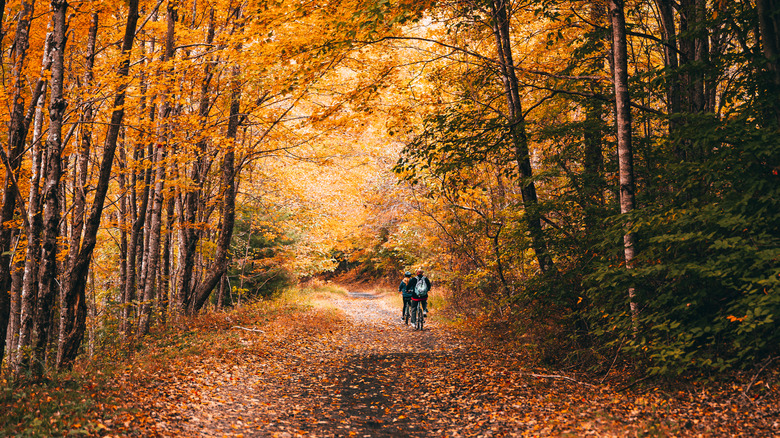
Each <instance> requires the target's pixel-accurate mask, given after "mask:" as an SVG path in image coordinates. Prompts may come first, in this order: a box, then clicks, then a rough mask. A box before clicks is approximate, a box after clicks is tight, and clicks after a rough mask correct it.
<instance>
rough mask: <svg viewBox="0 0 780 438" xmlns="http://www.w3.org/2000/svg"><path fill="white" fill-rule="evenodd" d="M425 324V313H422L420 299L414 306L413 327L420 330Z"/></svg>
mask: <svg viewBox="0 0 780 438" xmlns="http://www.w3.org/2000/svg"><path fill="white" fill-rule="evenodd" d="M424 324H425V315H424V314H423V306H422V301H418V302H417V305H416V306H415V307H414V329H415V330H422V329H423V325H424Z"/></svg>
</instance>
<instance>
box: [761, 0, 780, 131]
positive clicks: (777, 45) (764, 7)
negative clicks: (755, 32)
mask: <svg viewBox="0 0 780 438" xmlns="http://www.w3.org/2000/svg"><path fill="white" fill-rule="evenodd" d="M756 9H757V11H758V28H759V30H760V32H761V49H762V51H763V53H764V58H765V59H766V66H767V67H766V68H767V71H768V72H769V75H770V80H769V82H768V84H767V85H768V87H767V93H766V94H767V95H766V100H767V101H768V102H769V103H770V105H771V106H772V110H773V111H774V113H775V114H774V116H775V118H776V119H777V124H778V125H780V99H778V93H780V1H778V0H756Z"/></svg>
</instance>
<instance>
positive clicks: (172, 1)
mask: <svg viewBox="0 0 780 438" xmlns="http://www.w3.org/2000/svg"><path fill="white" fill-rule="evenodd" d="M177 10H178V1H176V0H169V1H168V9H167V32H166V38H165V51H164V54H163V57H162V61H163V63H164V64H165V63H168V62H170V60H171V59H172V58H173V50H174V47H173V44H174V35H175V29H176V21H177ZM172 73H173V71H172V69H170V68H169V69H166V70H164V71H163V73H162V74H161V77H160V80H161V81H162V82H166V83H167V82H168V79H169V77H170V76H171V75H172ZM172 93H173V90H172V89H171V88H170V87H168V88H167V89H166V90H165V95H164V96H163V103H162V105H161V106H160V113H159V117H158V120H159V122H158V123H159V127H160V128H159V133H158V136H157V141H158V143H157V148H156V149H157V150H156V151H155V153H156V155H157V160H156V162H157V175H156V177H155V187H154V192H153V198H154V202H153V203H152V208H151V211H150V213H151V215H150V220H149V225H150V230H149V233H148V235H149V246H148V251H147V257H146V259H147V261H146V275H145V283H144V289H143V301H142V305H141V318H140V321H139V324H138V333H137V334H138V336H139V337H143V336H145V335H146V334H147V333H148V332H149V325H150V321H151V316H152V300H153V299H154V298H155V296H156V295H157V296H159V295H158V294H156V292H158V289H159V285H160V281H159V278H157V271H158V266H159V262H160V242H161V238H162V236H161V232H162V213H163V203H164V200H165V199H164V198H165V170H166V165H167V164H166V156H167V154H166V148H167V147H168V139H169V135H168V131H169V126H168V123H169V120H168V119H169V117H170V114H171V107H172V105H171V98H172V96H171V94H172Z"/></svg>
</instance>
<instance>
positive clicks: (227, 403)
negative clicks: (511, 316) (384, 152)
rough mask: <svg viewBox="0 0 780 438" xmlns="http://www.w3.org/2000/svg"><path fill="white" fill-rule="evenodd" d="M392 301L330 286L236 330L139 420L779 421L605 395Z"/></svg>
mask: <svg viewBox="0 0 780 438" xmlns="http://www.w3.org/2000/svg"><path fill="white" fill-rule="evenodd" d="M394 298H396V297H387V296H385V297H380V296H377V295H372V294H360V293H352V294H349V296H336V295H329V296H328V297H327V298H325V299H323V301H322V302H320V303H319V304H318V305H316V306H314V307H313V308H311V309H310V310H309V311H306V312H301V313H296V314H295V315H296V316H295V317H294V319H290V318H289V317H282V318H278V319H276V320H274V321H272V322H269V323H268V324H267V325H264V326H262V330H251V328H250V330H246V331H243V329H242V331H241V339H240V341H241V344H242V345H244V346H245V348H240V349H236V350H231V351H229V352H227V353H226V354H224V355H223V356H222V357H209V359H208V360H206V361H204V362H202V363H197V364H187V367H188V371H187V372H186V376H188V377H187V378H186V379H185V381H177V382H168V385H173V386H175V388H176V389H175V392H176V394H177V395H176V396H175V397H168V399H171V400H175V402H174V403H166V404H165V406H167V408H166V409H165V410H164V412H154V413H153V415H152V418H153V421H156V424H154V425H153V426H152V427H150V431H153V434H154V435H156V436H165V437H169V436H172V437H182V436H194V437H297V436H305V437H315V436H316V437H429V436H430V437H445V436H447V437H466V436H468V437H493V436H496V437H499V436H500V437H505V436H508V437H514V436H578V437H579V436H599V437H613V436H614V437H626V436H647V435H652V436H773V434H774V433H776V432H777V430H778V428H777V426H778V425H777V424H776V423H775V424H773V423H772V421H773V420H772V419H771V418H769V419H768V420H766V421H763V420H762V422H763V425H762V424H759V428H758V429H757V428H752V429H749V430H748V431H747V433H739V432H737V430H738V429H735V428H734V425H735V424H737V423H738V422H739V421H740V418H743V417H744V415H745V414H746V412H748V411H749V410H750V409H749V408H750V407H749V406H748V407H747V408H745V407H741V406H740V405H735V404H715V405H705V404H704V403H706V401H704V400H688V401H687V402H686V403H687V405H686V406H687V409H689V410H688V411H687V412H688V413H689V414H690V412H693V415H687V416H688V418H686V414H684V411H683V410H679V409H678V408H679V407H680V405H679V404H677V403H678V402H674V401H673V400H672V399H671V398H670V397H669V396H668V395H664V394H659V395H650V394H638V395H632V394H628V393H616V392H614V391H613V390H612V389H610V388H608V387H605V386H592V385H588V384H586V383H584V382H575V381H572V380H567V379H566V378H556V377H561V376H559V375H558V376H556V375H549V374H545V372H544V371H543V370H533V369H528V368H527V366H528V365H527V364H528V360H527V358H524V357H523V356H522V355H521V352H517V351H508V350H506V349H501V348H498V347H493V346H490V345H483V341H482V340H481V339H480V338H479V336H478V335H475V334H472V335H470V336H465V335H462V334H459V333H457V332H456V331H454V330H452V329H450V328H446V327H445V326H444V325H442V324H437V322H436V311H435V309H434V310H432V311H431V318H429V319H430V321H429V322H428V323H427V324H426V327H425V330H424V331H422V332H419V331H415V330H414V329H413V328H412V327H410V326H405V325H403V324H402V323H401V322H400V310H399V309H398V308H397V307H398V306H397V302H396V301H397V300H394ZM161 391H162V390H161ZM182 394H185V395H184V396H182ZM162 396H163V394H162V393H161V397H162ZM170 406H177V407H176V408H173V409H171V408H170ZM704 406H707V407H706V409H704V408H703V407H704ZM692 408H695V409H692ZM737 408H738V409H737ZM740 432H744V430H740Z"/></svg>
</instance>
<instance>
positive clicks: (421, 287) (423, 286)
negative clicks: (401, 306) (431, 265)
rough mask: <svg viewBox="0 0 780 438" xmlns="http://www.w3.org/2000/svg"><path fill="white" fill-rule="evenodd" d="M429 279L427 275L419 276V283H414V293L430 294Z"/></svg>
mask: <svg viewBox="0 0 780 438" xmlns="http://www.w3.org/2000/svg"><path fill="white" fill-rule="evenodd" d="M428 285H429V283H428V279H427V278H426V277H424V276H423V277H422V278H418V279H417V284H415V285H414V294H415V295H417V296H418V297H426V296H428V289H429V288H430V287H429V286H428Z"/></svg>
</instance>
